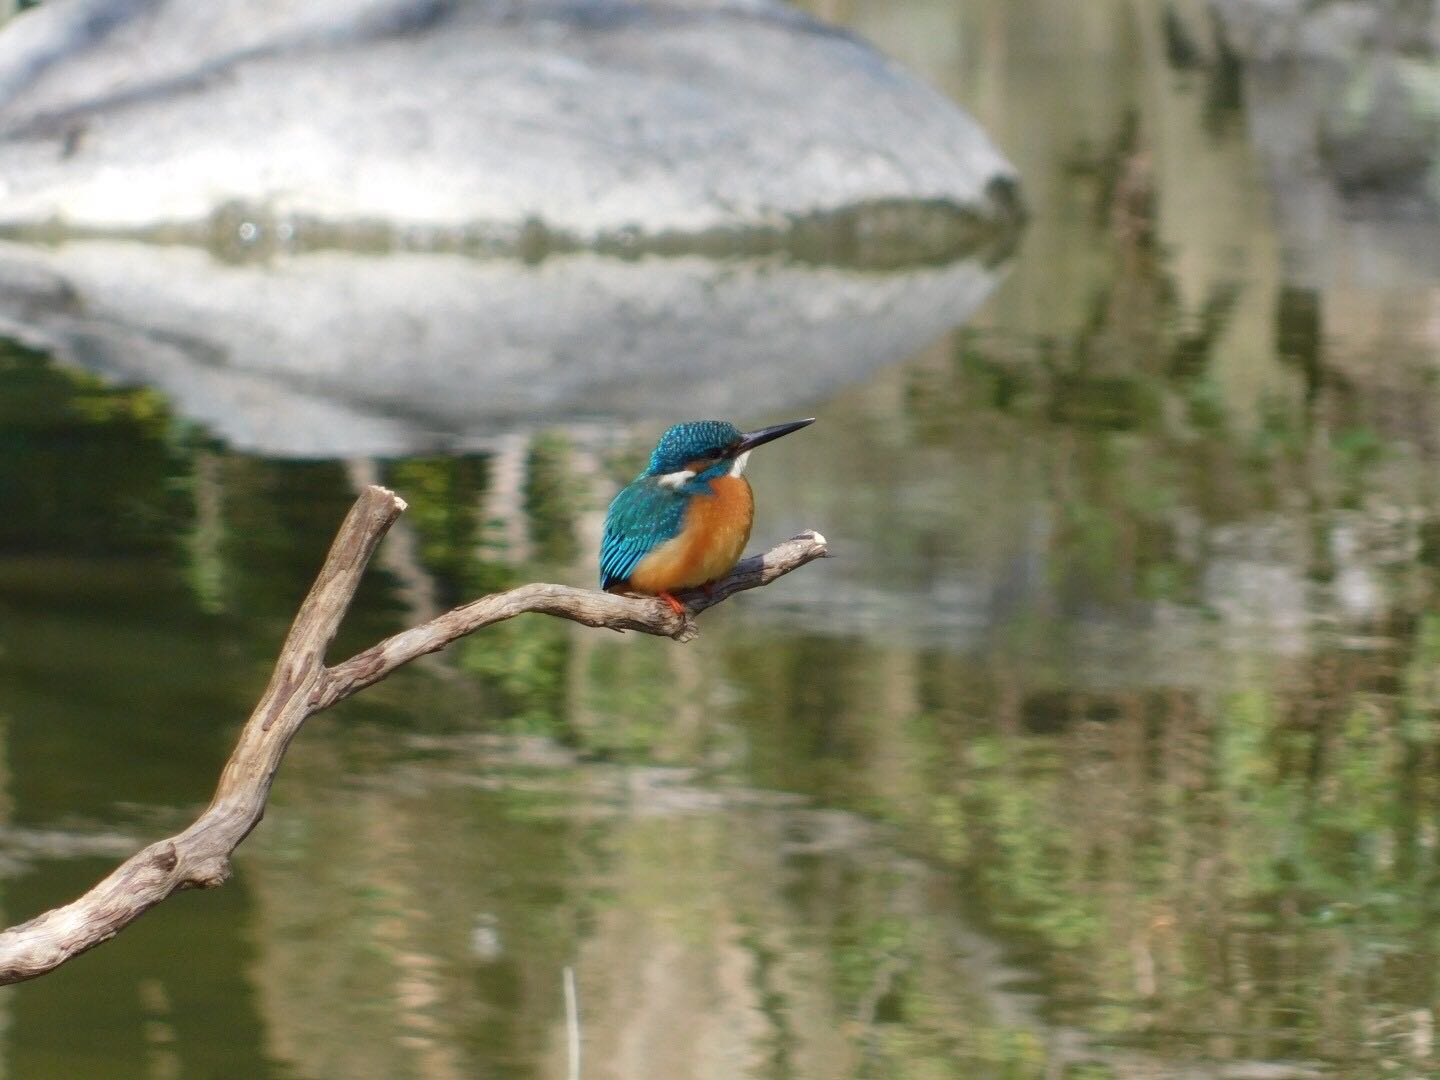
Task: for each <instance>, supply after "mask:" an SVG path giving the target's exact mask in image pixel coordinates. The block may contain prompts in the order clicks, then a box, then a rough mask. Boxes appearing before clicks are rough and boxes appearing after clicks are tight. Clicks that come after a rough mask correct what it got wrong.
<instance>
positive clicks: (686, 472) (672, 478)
mask: <svg viewBox="0 0 1440 1080" xmlns="http://www.w3.org/2000/svg"><path fill="white" fill-rule="evenodd" d="M694 479H695V471H694V470H693V469H681V470H680V471H679V472H672V473H666V474H665V475H664V476H662V477H660V484H661V486H662V487H668V488H680V487H684V486H685V485H686V484H688V483H689V482H690V481H691V480H694Z"/></svg>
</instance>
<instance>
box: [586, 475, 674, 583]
mask: <svg viewBox="0 0 1440 1080" xmlns="http://www.w3.org/2000/svg"><path fill="white" fill-rule="evenodd" d="M689 501H690V499H689V496H688V495H687V494H685V493H684V492H683V491H679V490H676V489H675V488H672V487H666V486H664V485H663V484H661V483H660V482H659V480H657V479H655V478H654V477H653V476H642V477H640V478H639V479H638V480H635V481H634V482H633V483H631V484H628V485H627V486H626V487H624V488H622V489H621V490H620V494H618V495H616V496H615V498H614V500H613V501H612V502H611V503H610V511H609V513H607V514H606V515H605V537H604V539H603V540H602V541H601V544H600V588H602V589H608V588H610V586H612V585H618V584H620V583H621V582H624V581H626V580H628V579H629V577H630V575H631V574H632V573H634V571H635V567H636V566H637V565H639V563H640V560H641V559H643V558H644V557H645V556H646V555H648V554H649V553H650V552H651V551H653V550H654V549H655V548H657V547H659V546H660V545H661V544H663V543H665V541H667V540H670V539H672V538H674V537H676V536H678V535H680V530H681V529H682V528H683V527H684V524H685V507H686V506H687V505H688V504H689Z"/></svg>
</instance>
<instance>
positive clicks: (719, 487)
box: [600, 416, 815, 615]
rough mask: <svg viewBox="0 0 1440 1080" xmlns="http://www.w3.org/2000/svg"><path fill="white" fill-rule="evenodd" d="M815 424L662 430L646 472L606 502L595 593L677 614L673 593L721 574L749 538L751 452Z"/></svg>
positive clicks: (703, 423) (694, 423)
mask: <svg viewBox="0 0 1440 1080" xmlns="http://www.w3.org/2000/svg"><path fill="white" fill-rule="evenodd" d="M814 422H815V418H814V417H813V416H812V417H809V418H808V419H805V420H791V421H789V422H788V423H784V424H775V425H774V426H773V427H765V428H761V429H760V430H758V431H741V430H740V429H739V428H737V427H736V426H735V425H734V424H730V423H727V422H725V421H724V420H688V421H686V422H685V423H683V424H676V425H675V426H674V427H672V428H670V429H669V430H668V431H666V432H665V434H664V435H661V436H660V441H659V442H658V443H657V444H656V445H655V450H654V452H653V453H652V454H651V455H650V464H649V465H648V466H646V469H645V471H644V472H642V473H641V474H640V475H639V476H637V477H636V478H635V479H634V480H632V481H631V482H630V483H629V484H627V485H626V486H625V487H623V488H621V489H620V494H618V495H616V496H615V498H614V500H613V501H612V502H611V503H610V510H609V512H608V513H607V514H606V515H605V538H604V540H603V541H602V542H601V545H600V588H602V589H604V590H605V591H607V592H635V593H645V594H648V595H650V596H658V597H659V598H660V599H662V600H664V601H665V602H666V603H667V604H669V605H670V609H671V610H672V611H674V612H675V614H677V615H683V614H684V613H685V605H683V604H682V603H680V601H679V600H677V599H676V598H675V593H677V592H679V591H680V590H682V589H693V588H695V587H696V586H708V585H709V584H710V583H711V582H713V581H715V580H716V579H717V578H719V577H720V576H721V575H723V574H725V573H727V572H728V571H729V570H730V568H731V567H732V566H734V565H735V564H736V563H737V562H739V561H740V556H741V554H742V553H743V552H744V551H745V544H746V542H747V541H748V540H749V539H750V526H751V525H752V524H753V523H754V521H755V499H754V496H753V495H752V493H751V491H750V481H749V480H747V479H745V464H746V462H747V461H748V460H749V458H750V451H751V450H754V449H755V448H756V447H757V446H763V445H764V444H765V443H768V442H770V441H771V440H773V439H778V438H780V436H782V435H789V434H790V433H791V432H792V431H798V430H800V429H801V428H803V427H806V426H807V425H809V424H813V423H814Z"/></svg>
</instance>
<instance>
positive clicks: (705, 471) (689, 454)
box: [645, 417, 815, 486]
mask: <svg viewBox="0 0 1440 1080" xmlns="http://www.w3.org/2000/svg"><path fill="white" fill-rule="evenodd" d="M814 422H815V420H814V418H813V417H811V418H809V419H806V420H792V421H790V422H789V423H786V424H776V425H775V426H774V427H767V428H761V429H760V430H759V431H741V430H740V429H739V428H737V427H736V426H735V425H734V424H731V423H727V422H726V421H724V420H687V421H686V422H685V423H683V424H676V425H675V426H674V427H672V428H671V429H670V430H669V431H667V432H665V434H664V435H661V436H660V441H659V442H658V443H657V444H656V445H655V451H654V452H653V453H652V454H651V455H650V465H649V467H648V468H647V469H646V470H645V475H646V476H656V477H659V478H660V479H661V480H662V481H665V482H670V483H672V484H675V485H676V486H678V485H679V484H682V483H688V482H690V481H691V480H698V481H701V482H705V481H708V480H713V479H714V478H715V477H718V476H723V475H725V473H727V472H734V474H735V475H737V476H738V475H739V474H740V473H741V472H742V471H743V470H744V468H745V456H746V455H747V454H749V453H750V451H751V450H753V449H755V447H757V446H759V445H761V444H762V443H767V442H769V441H770V440H771V439H778V438H779V437H780V436H781V435H788V434H790V432H792V431H798V430H799V429H800V428H802V427H805V426H806V425H807V424H813V423H814Z"/></svg>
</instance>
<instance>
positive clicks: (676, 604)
mask: <svg viewBox="0 0 1440 1080" xmlns="http://www.w3.org/2000/svg"><path fill="white" fill-rule="evenodd" d="M655 595H656V596H658V597H660V599H661V600H664V601H665V603H667V604H669V605H670V610H671V611H673V612H674V613H675V614H676V615H684V614H685V605H684V604H682V603H680V601H679V600H676V599H675V597H674V596H673V595H671V594H670V593H668V592H662V593H656V594H655Z"/></svg>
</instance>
